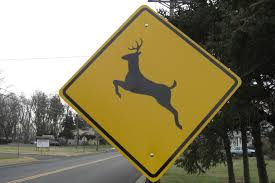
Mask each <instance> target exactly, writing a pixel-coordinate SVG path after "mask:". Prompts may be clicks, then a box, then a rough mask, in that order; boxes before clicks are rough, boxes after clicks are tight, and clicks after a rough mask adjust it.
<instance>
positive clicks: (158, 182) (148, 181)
mask: <svg viewBox="0 0 275 183" xmlns="http://www.w3.org/2000/svg"><path fill="white" fill-rule="evenodd" d="M145 183H160V180H158V181H157V182H151V181H150V180H149V179H146V182H145Z"/></svg>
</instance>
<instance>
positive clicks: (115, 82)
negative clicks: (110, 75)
mask: <svg viewBox="0 0 275 183" xmlns="http://www.w3.org/2000/svg"><path fill="white" fill-rule="evenodd" d="M113 83H114V86H115V92H116V94H117V96H119V98H121V94H120V93H119V90H118V87H119V86H120V87H121V88H123V89H124V90H129V87H128V85H127V84H126V83H125V82H124V81H119V80H114V81H113Z"/></svg>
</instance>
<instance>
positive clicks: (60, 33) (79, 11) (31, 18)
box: [0, 0, 159, 96]
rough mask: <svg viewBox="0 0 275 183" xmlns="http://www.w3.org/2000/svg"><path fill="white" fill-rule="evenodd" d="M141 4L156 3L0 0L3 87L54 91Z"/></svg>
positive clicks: (143, 0)
mask: <svg viewBox="0 0 275 183" xmlns="http://www.w3.org/2000/svg"><path fill="white" fill-rule="evenodd" d="M143 4H147V5H149V6H150V7H152V8H153V9H156V8H157V7H159V5H157V4H156V3H147V0H116V1H114V0H105V1H103V0H101V1H96V0H74V1H72V0H24V1H22V0H8V1H0V23H1V25H0V72H1V76H4V77H5V82H4V87H5V88H6V87H8V90H9V91H11V92H15V93H17V94H21V93H24V94H25V95H27V96H30V95H31V94H32V93H33V92H34V91H35V90H42V91H44V92H46V93H47V94H50V93H52V94H55V93H56V92H58V90H59V89H60V87H61V86H62V85H63V84H64V83H65V82H66V81H67V80H68V79H69V78H70V77H71V76H72V75H73V74H74V73H75V72H76V71H77V70H78V68H79V67H80V66H81V65H82V64H83V63H84V62H85V61H86V60H87V59H88V58H89V57H90V56H91V55H92V54H93V53H94V52H95V51H96V50H97V49H98V48H99V47H100V46H101V45H102V44H103V43H104V42H105V41H106V40H107V39H108V38H109V37H110V36H111V35H112V34H113V33H114V32H115V31H116V29H117V28H118V27H119V26H120V25H121V24H122V23H123V22H124V21H125V20H126V19H127V18H128V17H129V16H130V15H131V14H132V13H133V12H134V11H135V10H136V9H137V8H138V7H139V6H141V5H143ZM64 57H66V58H64ZM39 58H40V59H39ZM1 87H2V88H3V84H0V88H1ZM0 93H5V92H4V91H3V90H0Z"/></svg>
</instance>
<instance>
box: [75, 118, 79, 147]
mask: <svg viewBox="0 0 275 183" xmlns="http://www.w3.org/2000/svg"><path fill="white" fill-rule="evenodd" d="M76 130H77V132H76V138H77V139H76V149H77V148H78V145H79V120H78V119H77V120H76Z"/></svg>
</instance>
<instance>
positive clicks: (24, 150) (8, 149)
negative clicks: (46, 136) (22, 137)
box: [0, 145, 111, 156]
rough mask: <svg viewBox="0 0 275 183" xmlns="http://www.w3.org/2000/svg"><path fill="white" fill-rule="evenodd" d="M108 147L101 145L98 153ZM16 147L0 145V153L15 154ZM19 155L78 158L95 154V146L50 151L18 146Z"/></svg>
mask: <svg viewBox="0 0 275 183" xmlns="http://www.w3.org/2000/svg"><path fill="white" fill-rule="evenodd" d="M110 148H111V146H110V145H101V146H100V147H99V152H102V151H106V150H107V149H110ZM17 152H18V147H17V146H16V145H0V153H11V154H17ZM19 152H20V154H38V155H53V156H78V155H85V154H91V153H96V152H97V151H96V146H78V147H77V148H76V147H75V146H52V147H50V149H49V150H48V149H39V150H38V149H36V148H35V146H34V145H27V146H26V145H20V147H19Z"/></svg>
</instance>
